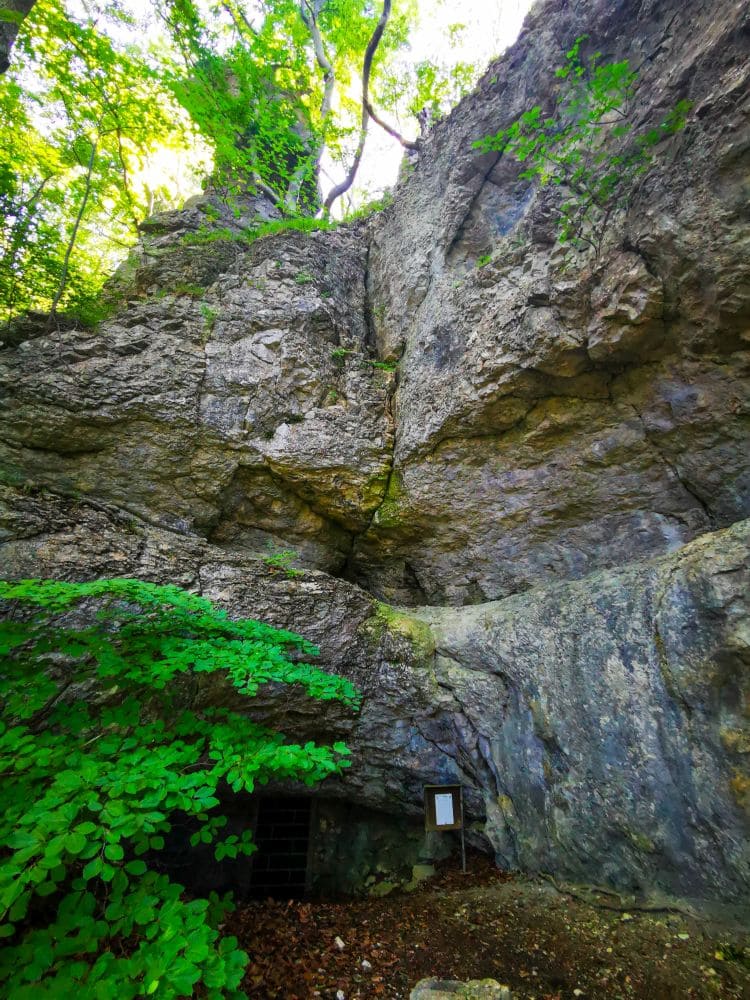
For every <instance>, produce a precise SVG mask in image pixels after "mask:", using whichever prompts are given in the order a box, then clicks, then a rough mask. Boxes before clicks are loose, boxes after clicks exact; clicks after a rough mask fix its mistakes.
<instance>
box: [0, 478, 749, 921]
mask: <svg viewBox="0 0 750 1000" xmlns="http://www.w3.org/2000/svg"><path fill="white" fill-rule="evenodd" d="M3 499H4V501H5V503H6V504H7V507H4V508H3V510H4V512H3V513H2V515H1V516H0V530H2V533H3V535H4V536H5V537H6V538H8V537H9V536H12V538H13V540H7V541H5V542H4V543H3V544H2V547H1V548H0V553H1V554H2V558H3V565H4V572H5V573H6V574H7V575H8V576H11V577H24V576H30V575H34V574H36V575H40V576H53V575H56V576H62V577H67V578H78V577H81V576H86V575H88V576H112V575H116V576H139V577H142V578H143V579H151V580H165V579H169V580H172V581H174V582H176V583H178V584H180V585H181V586H185V587H190V588H195V589H198V590H199V591H200V592H201V593H203V594H205V595H206V596H208V597H210V598H212V599H213V600H216V601H218V602H220V603H221V604H222V605H224V606H226V607H228V608H231V610H232V612H233V613H236V614H242V615H255V616H257V617H259V618H262V619H263V620H265V621H268V622H270V623H272V624H275V625H278V626H280V627H285V628H292V629H296V630H297V631H300V632H302V633H303V634H304V635H305V636H306V637H308V638H310V639H311V640H312V641H314V642H316V643H319V644H320V646H321V663H322V665H323V666H324V667H325V668H326V669H331V670H335V671H336V672H338V673H343V674H345V675H347V676H348V677H350V678H351V679H352V680H353V681H354V682H355V683H357V684H358V685H360V686H361V688H362V689H363V691H364V694H365V699H364V707H363V709H362V712H361V714H360V716H359V717H358V718H357V719H356V720H354V719H352V718H350V717H349V716H347V715H346V713H343V712H341V711H340V710H338V709H337V708H336V706H335V705H329V706H327V707H326V709H325V711H323V710H321V706H319V705H317V704H314V703H310V702H308V701H306V700H305V699H303V698H299V699H297V698H295V697H285V698H284V699H283V700H281V701H279V699H278V698H277V697H276V696H275V693H274V692H273V691H269V692H266V693H264V694H262V695H261V696H260V697H259V698H258V699H256V700H255V701H254V703H253V705H252V710H253V712H254V713H255V714H256V715H257V716H258V718H261V719H267V720H268V721H272V722H273V723H274V725H276V726H279V727H280V728H282V730H285V731H287V732H290V733H292V734H293V735H294V736H296V737H298V738H304V739H307V738H325V739H330V738H333V737H334V736H344V737H345V738H346V739H347V740H348V741H349V743H350V744H351V746H352V748H353V750H354V757H353V760H354V763H353V766H352V768H351V770H350V771H349V772H347V774H346V776H345V778H344V779H342V780H340V781H333V782H330V781H329V782H327V783H326V794H327V795H329V796H332V797H344V798H354V799H355V800H356V801H358V802H361V803H363V804H366V805H368V806H371V807H373V808H378V809H382V810H385V811H392V812H394V813H396V814H398V815H409V814H411V815H413V816H415V817H418V816H419V815H420V814H421V809H422V788H423V785H424V784H431V783H445V784H451V783H456V782H460V783H462V784H463V785H464V786H465V788H466V796H465V799H466V807H467V821H468V823H469V827H470V830H471V831H472V836H474V837H475V838H478V841H479V842H484V843H487V842H489V844H490V845H491V847H492V849H493V850H494V852H495V855H496V857H497V859H498V861H499V862H500V863H501V864H503V865H506V866H509V867H513V868H523V869H526V870H532V871H533V870H545V871H554V872H558V873H560V874H562V875H564V876H566V877H569V878H573V879H578V880H593V881H597V880H602V881H608V882H610V883H611V884H614V885H616V886H618V887H619V888H621V889H623V890H626V891H629V892H630V891H657V890H659V891H662V892H664V893H668V894H677V895H683V896H691V897H714V898H721V899H723V900H724V901H727V902H730V901H733V902H736V903H737V904H741V903H742V901H743V900H745V901H746V899H747V897H748V893H749V892H750V844H749V842H748V838H747V832H748V826H749V825H750V794H749V792H750V619H749V617H748V614H747V596H748V593H750V521H746V522H742V523H739V524H737V525H735V526H733V527H731V528H728V529H724V530H723V531H719V532H716V533H710V534H705V535H703V536H702V537H701V538H699V539H696V540H695V541H693V542H691V543H689V544H688V545H686V546H684V547H683V548H681V549H680V550H679V551H678V552H676V553H674V554H672V555H668V556H663V557H661V558H659V559H656V560H653V561H650V562H644V563H636V564H633V565H631V566H629V567H626V568H625V569H621V570H607V571H599V572H598V573H595V574H593V575H591V576H589V577H587V578H586V579H585V580H581V581H574V582H570V583H559V584H554V585H548V586H544V587H540V588H537V589H535V590H533V591H531V592H529V593H527V594H522V595H516V596H513V597H509V598H506V599H505V600H502V601H497V602H491V603H487V604H484V605H482V606H481V607H470V608H419V609H415V610H413V611H412V612H410V613H408V614H407V613H405V612H397V611H394V610H392V609H389V608H387V607H384V606H383V605H379V604H378V603H376V602H374V601H373V600H372V599H371V598H370V597H369V596H368V595H367V594H366V593H364V592H363V591H361V590H360V589H359V588H357V587H356V586H353V585H352V584H349V583H346V582H345V581H342V580H336V579H334V578H332V577H330V576H328V575H326V574H323V573H318V572H309V573H305V574H304V576H303V577H302V578H294V579H288V578H287V577H285V576H284V575H283V574H279V573H277V572H274V571H273V570H272V569H270V568H269V567H268V566H266V565H265V564H264V563H263V561H262V559H260V558H255V559H252V558H249V557H247V556H244V555H237V554H235V555H232V554H228V553H227V552H225V551H224V550H222V549H219V548H218V547H216V546H211V545H209V544H208V543H206V542H205V541H204V540H202V539H197V538H194V537H183V536H180V535H177V534H175V533H172V532H167V531H165V530H163V529H158V528H153V527H151V526H149V525H144V524H143V523H142V522H139V521H137V519H133V518H128V517H123V515H122V514H121V513H120V512H118V511H116V509H112V510H107V509H105V508H102V509H100V510H95V509H92V508H91V507H89V506H88V505H87V503H86V502H81V503H78V504H70V503H69V502H61V501H60V500H59V499H57V498H53V497H48V496H43V495H42V496H29V497H19V496H15V495H11V491H9V490H6V491H4V496H3ZM202 696H203V697H204V698H205V699H206V700H211V701H215V700H217V699H219V700H222V701H226V699H227V698H228V697H229V692H228V691H227V690H225V689H222V688H217V687H216V686H215V685H212V686H211V687H209V688H207V689H205V690H204V691H203V694H202ZM242 705H243V702H242V701H240V702H239V703H238V704H236V707H242Z"/></svg>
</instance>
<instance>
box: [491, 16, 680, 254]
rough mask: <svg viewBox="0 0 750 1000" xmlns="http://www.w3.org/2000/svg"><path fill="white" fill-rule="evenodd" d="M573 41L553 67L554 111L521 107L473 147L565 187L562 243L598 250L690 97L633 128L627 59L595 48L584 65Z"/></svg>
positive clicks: (633, 83)
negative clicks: (653, 121) (607, 57)
mask: <svg viewBox="0 0 750 1000" xmlns="http://www.w3.org/2000/svg"><path fill="white" fill-rule="evenodd" d="M587 37H588V36H586V35H582V36H581V37H579V38H577V39H576V41H575V43H574V44H573V46H572V48H571V49H570V50H569V51H568V52H567V53H566V56H567V62H566V63H565V64H564V65H563V66H561V67H560V68H559V69H558V70H557V71H556V76H557V78H558V79H560V80H562V81H564V84H565V85H564V86H563V88H562V90H561V92H560V95H559V96H558V98H557V103H556V108H555V111H554V112H553V113H552V114H551V115H549V116H545V115H544V114H543V112H542V109H541V108H540V107H538V106H537V107H534V108H531V109H529V110H528V111H525V112H524V113H523V114H522V115H521V116H520V117H519V118H518V119H517V120H516V121H515V122H513V124H512V125H510V126H509V127H508V128H506V129H502V130H501V131H499V132H497V133H496V134H495V135H490V136H485V137H484V138H482V139H479V140H477V141H476V142H475V143H474V144H473V148H474V149H477V150H479V151H480V152H484V153H486V152H498V153H501V154H503V155H510V156H513V157H515V159H516V160H518V161H519V162H520V163H524V164H526V165H527V166H526V168H525V169H524V170H523V171H522V173H521V174H520V176H521V177H522V178H525V179H528V180H538V181H539V183H540V184H541V185H543V186H547V185H553V186H556V187H559V188H561V190H562V191H563V192H564V196H563V200H562V201H561V202H560V203H559V205H558V208H557V211H558V216H557V228H558V232H559V238H560V242H561V243H567V244H570V245H571V246H573V247H574V248H575V249H577V250H584V249H587V248H591V249H593V251H594V253H595V255H597V256H598V254H599V253H600V251H601V246H602V240H603V238H604V235H605V233H606V231H607V225H608V222H609V220H610V218H611V215H612V213H613V211H615V210H616V209H618V208H625V207H626V206H627V204H628V200H629V198H630V196H631V194H632V192H633V189H634V184H635V181H636V180H637V179H638V178H639V177H641V176H643V175H644V174H646V173H648V172H649V171H650V170H651V169H652V168H653V166H654V164H655V147H656V146H657V145H658V144H659V143H660V142H661V141H662V140H663V139H665V138H666V137H667V136H670V135H674V134H675V133H676V132H678V131H679V130H680V129H682V128H684V127H685V123H686V118H687V113H688V111H689V110H690V107H691V105H690V102H689V101H684V100H683V101H679V102H678V103H677V104H676V105H675V107H674V108H672V110H671V111H670V112H669V114H668V115H666V117H665V118H664V119H663V120H662V121H661V122H659V123H658V124H657V125H655V126H653V127H652V128H649V129H647V130H646V131H644V132H640V133H637V134H636V133H635V132H634V131H633V129H634V124H633V121H632V117H633V103H634V96H635V92H636V88H637V80H638V74H637V72H636V71H635V70H631V68H630V65H629V63H628V60H627V59H624V60H622V61H620V62H616V63H600V61H599V60H600V58H601V53H599V52H595V53H594V54H593V55H591V56H589V58H588V59H587V60H586V61H585V62H584V61H583V60H582V58H581V47H582V45H583V43H584V42H585V40H586V39H587Z"/></svg>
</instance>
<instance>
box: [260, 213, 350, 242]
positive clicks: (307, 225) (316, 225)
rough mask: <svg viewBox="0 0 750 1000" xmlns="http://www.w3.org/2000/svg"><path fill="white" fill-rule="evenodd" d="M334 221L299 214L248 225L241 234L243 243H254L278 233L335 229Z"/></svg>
mask: <svg viewBox="0 0 750 1000" xmlns="http://www.w3.org/2000/svg"><path fill="white" fill-rule="evenodd" d="M336 226H337V223H336V222H332V221H330V220H328V219H311V218H308V217H307V216H299V217H297V218H293V219H276V220H274V221H273V222H264V223H262V224H261V225H259V226H250V227H248V228H247V229H245V231H244V232H243V234H242V240H243V242H244V243H247V244H250V243H255V241H256V240H262V239H265V238H266V237H267V236H276V235H278V234H279V233H289V232H293V233H314V232H318V230H326V229H335V228H336Z"/></svg>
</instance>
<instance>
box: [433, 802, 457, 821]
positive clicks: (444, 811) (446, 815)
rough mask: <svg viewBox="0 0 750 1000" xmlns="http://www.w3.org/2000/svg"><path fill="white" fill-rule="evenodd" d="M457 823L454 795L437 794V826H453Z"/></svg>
mask: <svg viewBox="0 0 750 1000" xmlns="http://www.w3.org/2000/svg"><path fill="white" fill-rule="evenodd" d="M453 823H455V819H454V818H453V796H452V795H436V796H435V825H436V826H451V824H453Z"/></svg>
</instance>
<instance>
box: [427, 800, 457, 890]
mask: <svg viewBox="0 0 750 1000" xmlns="http://www.w3.org/2000/svg"><path fill="white" fill-rule="evenodd" d="M424 827H425V830H427V831H428V832H429V833H432V832H434V831H436V830H437V831H439V830H460V831H461V870H462V871H463V873H464V874H466V843H465V841H464V795H463V788H462V786H461V785H425V786H424Z"/></svg>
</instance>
